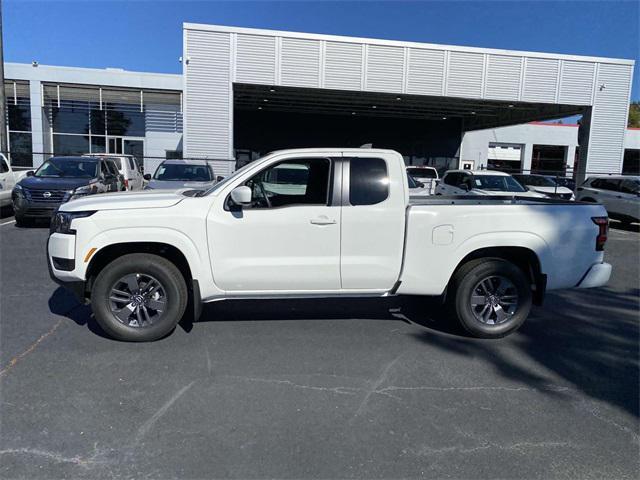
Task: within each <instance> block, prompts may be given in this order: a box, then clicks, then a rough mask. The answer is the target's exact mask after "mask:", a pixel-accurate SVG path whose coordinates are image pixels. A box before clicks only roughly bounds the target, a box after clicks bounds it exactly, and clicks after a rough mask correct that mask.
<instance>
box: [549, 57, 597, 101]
mask: <svg viewBox="0 0 640 480" xmlns="http://www.w3.org/2000/svg"><path fill="white" fill-rule="evenodd" d="M595 66H596V65H595V63H587V62H573V61H569V60H565V61H564V62H563V65H562V72H561V77H562V78H561V79H560V95H559V97H558V103H567V104H570V105H591V97H592V92H593V75H594V73H595Z"/></svg>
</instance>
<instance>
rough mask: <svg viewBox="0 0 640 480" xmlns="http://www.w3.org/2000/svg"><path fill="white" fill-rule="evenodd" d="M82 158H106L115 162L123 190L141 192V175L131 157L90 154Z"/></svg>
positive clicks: (134, 158) (138, 167) (134, 159)
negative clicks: (121, 179)
mask: <svg viewBox="0 0 640 480" xmlns="http://www.w3.org/2000/svg"><path fill="white" fill-rule="evenodd" d="M83 157H99V158H108V159H110V160H113V161H114V162H115V165H116V167H117V169H118V172H119V173H120V175H122V177H123V184H124V188H123V190H128V191H132V190H142V187H143V178H142V176H143V174H142V169H141V168H140V165H139V164H138V159H137V158H136V157H134V156H133V155H121V154H118V155H115V154H108V155H101V154H90V153H86V154H84V155H83Z"/></svg>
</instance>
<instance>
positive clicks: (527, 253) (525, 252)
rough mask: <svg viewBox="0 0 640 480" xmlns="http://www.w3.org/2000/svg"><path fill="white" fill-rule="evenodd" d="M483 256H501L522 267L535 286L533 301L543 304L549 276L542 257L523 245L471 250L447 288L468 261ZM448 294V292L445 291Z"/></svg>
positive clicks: (459, 263)
mask: <svg viewBox="0 0 640 480" xmlns="http://www.w3.org/2000/svg"><path fill="white" fill-rule="evenodd" d="M481 258H499V259H502V260H505V261H508V262H510V263H513V264H514V265H516V266H517V267H518V268H520V269H521V270H522V271H523V272H524V273H525V275H527V278H529V280H530V281H531V285H532V286H533V302H534V304H535V305H541V304H542V301H543V299H544V293H545V290H546V284H547V278H546V275H545V274H544V273H543V272H542V265H541V262H540V258H539V257H538V255H537V254H536V252H534V251H533V250H532V249H530V248H528V247H523V246H497V247H482V248H478V249H476V250H473V251H472V252H469V253H468V254H467V255H466V256H465V257H464V258H462V259H461V260H460V261H459V262H458V264H457V265H456V267H455V269H454V271H453V273H452V275H451V277H450V280H449V284H448V285H447V289H448V287H449V285H450V284H451V282H452V281H453V279H454V278H455V276H456V273H457V272H458V271H459V270H460V269H461V268H462V267H463V266H464V265H466V264H467V263H469V262H470V261H473V260H478V259H481ZM445 296H446V292H445Z"/></svg>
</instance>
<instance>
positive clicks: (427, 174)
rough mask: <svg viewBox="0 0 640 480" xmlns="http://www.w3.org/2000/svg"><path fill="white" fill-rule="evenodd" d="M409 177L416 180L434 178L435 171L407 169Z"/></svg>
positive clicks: (429, 169)
mask: <svg viewBox="0 0 640 480" xmlns="http://www.w3.org/2000/svg"><path fill="white" fill-rule="evenodd" d="M407 172H409V175H411V176H413V177H418V178H436V171H435V170H433V169H431V168H407Z"/></svg>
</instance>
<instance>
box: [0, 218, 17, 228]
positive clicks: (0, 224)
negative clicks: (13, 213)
mask: <svg viewBox="0 0 640 480" xmlns="http://www.w3.org/2000/svg"><path fill="white" fill-rule="evenodd" d="M12 223H16V221H15V220H9V221H8V222H4V223H0V227H1V226H2V225H10V224H12Z"/></svg>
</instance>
